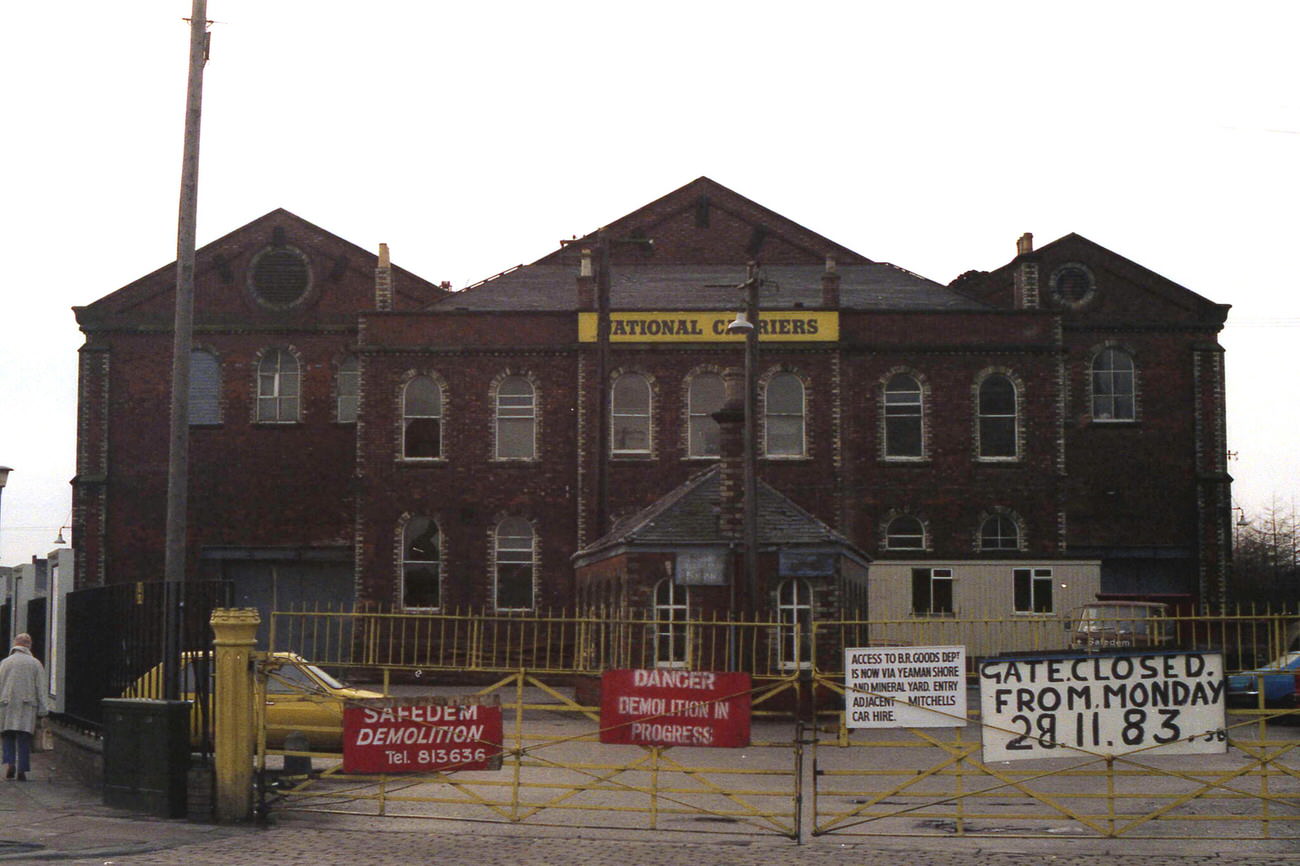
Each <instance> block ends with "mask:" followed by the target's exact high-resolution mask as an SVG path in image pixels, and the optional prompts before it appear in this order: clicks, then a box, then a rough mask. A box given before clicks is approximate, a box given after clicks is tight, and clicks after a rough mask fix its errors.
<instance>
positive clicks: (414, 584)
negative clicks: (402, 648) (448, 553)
mask: <svg viewBox="0 0 1300 866" xmlns="http://www.w3.org/2000/svg"><path fill="white" fill-rule="evenodd" d="M401 597H402V607H407V608H425V609H429V608H437V607H441V606H442V543H441V538H440V537H439V533H438V524H436V523H434V522H433V521H432V520H430V519H429V518H427V517H412V518H411V519H410V520H409V521H407V524H406V527H405V528H404V529H403V530H402V596H401Z"/></svg>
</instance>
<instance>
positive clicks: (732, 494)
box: [713, 367, 745, 538]
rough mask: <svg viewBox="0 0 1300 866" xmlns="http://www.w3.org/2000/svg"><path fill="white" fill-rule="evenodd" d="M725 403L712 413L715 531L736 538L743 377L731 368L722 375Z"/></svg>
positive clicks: (741, 487)
mask: <svg viewBox="0 0 1300 866" xmlns="http://www.w3.org/2000/svg"><path fill="white" fill-rule="evenodd" d="M722 377H723V381H724V382H726V385H727V401H726V402H725V403H723V404H722V408H721V409H719V410H718V411H717V412H714V413H713V420H715V421H717V422H718V430H719V437H718V440H719V441H718V454H719V467H720V474H719V477H718V531H719V532H720V533H721V534H722V535H724V536H728V537H731V538H740V537H741V536H742V535H743V534H744V528H745V397H744V387H745V377H744V374H743V373H742V372H741V371H740V370H738V369H736V368H734V367H732V368H728V369H727V370H726V371H725V372H724V373H723V374H722Z"/></svg>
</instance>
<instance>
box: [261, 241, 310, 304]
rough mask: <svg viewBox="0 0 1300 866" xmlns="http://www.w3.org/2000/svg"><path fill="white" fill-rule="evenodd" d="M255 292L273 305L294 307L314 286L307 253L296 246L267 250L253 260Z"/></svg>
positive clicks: (262, 299) (263, 300)
mask: <svg viewBox="0 0 1300 866" xmlns="http://www.w3.org/2000/svg"><path fill="white" fill-rule="evenodd" d="M251 279H252V288H253V294H254V295H256V296H257V299H258V300H259V301H261V302H262V303H264V304H266V305H267V306H271V307H292V306H293V305H294V304H296V303H298V302H299V301H301V300H302V299H303V297H304V296H306V294H307V290H308V289H309V288H311V274H310V272H309V271H308V270H307V257H306V256H304V255H303V254H302V253H300V252H298V251H297V250H295V249H292V248H289V247H281V248H279V249H269V250H264V251H262V252H261V253H259V254H258V255H257V257H256V258H255V259H254V260H253V270H252V275H251Z"/></svg>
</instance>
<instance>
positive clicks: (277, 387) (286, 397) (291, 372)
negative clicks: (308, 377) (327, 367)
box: [257, 349, 302, 424]
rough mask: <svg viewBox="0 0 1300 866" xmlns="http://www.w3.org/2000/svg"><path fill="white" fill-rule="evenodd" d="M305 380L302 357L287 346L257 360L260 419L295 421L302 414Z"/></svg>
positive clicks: (258, 411) (290, 422) (277, 421)
mask: <svg viewBox="0 0 1300 866" xmlns="http://www.w3.org/2000/svg"><path fill="white" fill-rule="evenodd" d="M301 393H302V391H301V381H300V378H299V374H298V359H297V358H295V357H294V356H293V355H292V354H291V353H290V352H286V351H285V350H284V349H271V350H270V351H268V352H267V353H266V354H265V355H263V356H262V360H261V361H259V362H258V364H257V420H258V421H259V422H263V423H268V424H294V423H297V421H298V418H299V411H300V404H299V395H300V394H301Z"/></svg>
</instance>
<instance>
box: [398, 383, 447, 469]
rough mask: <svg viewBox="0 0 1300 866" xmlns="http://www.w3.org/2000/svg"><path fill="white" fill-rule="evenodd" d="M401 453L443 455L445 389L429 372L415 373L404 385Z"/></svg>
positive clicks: (420, 457) (418, 457)
mask: <svg viewBox="0 0 1300 866" xmlns="http://www.w3.org/2000/svg"><path fill="white" fill-rule="evenodd" d="M402 456H403V457H405V458H406V459H407V460H434V459H436V458H438V457H441V456H442V389H441V388H439V387H438V383H437V382H435V381H433V380H432V379H430V378H429V377H428V376H416V377H415V378H414V379H412V380H411V381H409V382H407V383H406V387H405V388H403V389H402Z"/></svg>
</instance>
